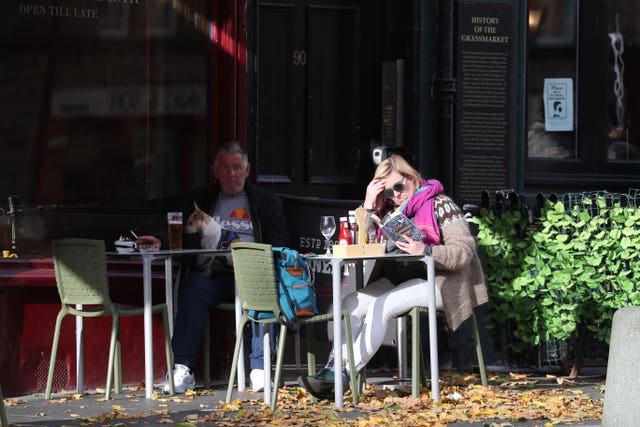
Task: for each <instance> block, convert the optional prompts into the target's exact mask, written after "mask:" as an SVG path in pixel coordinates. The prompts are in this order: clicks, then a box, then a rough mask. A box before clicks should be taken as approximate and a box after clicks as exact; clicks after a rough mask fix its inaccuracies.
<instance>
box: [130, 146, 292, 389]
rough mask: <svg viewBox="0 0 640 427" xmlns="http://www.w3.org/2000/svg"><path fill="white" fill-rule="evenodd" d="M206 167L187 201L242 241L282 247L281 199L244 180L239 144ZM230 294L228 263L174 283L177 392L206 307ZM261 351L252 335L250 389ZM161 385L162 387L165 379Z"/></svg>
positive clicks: (189, 374) (187, 383) (257, 383)
mask: <svg viewBox="0 0 640 427" xmlns="http://www.w3.org/2000/svg"><path fill="white" fill-rule="evenodd" d="M212 172H213V174H214V176H215V178H216V183H215V184H214V185H213V186H207V187H203V188H200V189H198V190H196V191H195V192H194V194H193V200H194V201H195V202H196V203H197V204H198V206H199V207H200V209H202V210H204V211H205V212H207V213H209V214H210V215H211V216H212V217H213V218H214V220H215V221H217V222H218V223H219V224H220V225H221V226H222V228H223V229H226V230H228V231H231V232H233V233H235V234H237V236H238V237H239V238H240V239H241V240H243V241H247V242H261V243H269V244H271V245H273V246H288V244H289V233H288V229H287V225H286V221H285V217H284V211H283V209H282V202H281V200H280V199H279V198H278V196H276V195H275V194H273V193H271V192H268V191H266V190H263V189H260V188H258V187H256V186H254V185H252V184H250V183H247V182H246V180H247V177H248V176H249V172H250V164H249V161H248V158H247V154H246V152H245V151H244V149H243V148H242V146H241V145H240V144H239V143H237V142H227V143H225V144H223V145H222V146H220V148H219V149H218V152H217V153H216V155H215V158H214V161H213V165H212ZM191 206H193V204H192V202H191ZM185 218H186V217H185ZM142 237H143V236H141V238H142ZM144 237H146V236H144ZM189 240H191V239H189ZM187 246H193V243H192V244H191V245H189V243H188V240H185V247H187ZM195 247H197V246H195ZM233 299H234V279H233V270H232V269H231V267H225V266H219V268H218V269H217V270H215V271H213V272H212V274H211V276H205V275H202V274H199V273H197V272H194V271H191V272H190V273H189V275H188V276H187V278H186V280H185V281H184V283H183V284H181V285H180V289H179V293H178V314H177V318H176V322H175V328H174V333H173V339H172V342H171V344H172V348H173V354H174V382H175V390H176V392H177V393H182V392H184V391H185V390H188V389H193V388H194V387H195V378H194V375H193V368H194V366H195V364H196V362H197V359H198V355H199V353H200V352H199V349H200V346H201V345H202V338H203V333H204V324H205V321H206V319H207V316H208V313H209V311H210V310H211V309H213V308H215V307H216V305H218V304H219V303H220V302H232V301H233ZM225 327H233V326H232V325H227V326H225ZM254 329H255V328H252V330H254ZM262 355H263V348H262V340H261V339H260V338H259V337H255V336H254V338H253V340H252V352H251V354H250V355H249V359H250V362H251V373H250V379H251V388H252V389H253V390H254V391H259V390H261V389H262V388H263V387H264V372H263V371H262V367H263V357H262ZM164 389H165V392H168V390H169V386H168V384H166V385H165V387H164Z"/></svg>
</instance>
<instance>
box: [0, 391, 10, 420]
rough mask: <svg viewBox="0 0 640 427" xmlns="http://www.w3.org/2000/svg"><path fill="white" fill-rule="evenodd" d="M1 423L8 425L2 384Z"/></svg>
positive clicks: (0, 393)
mask: <svg viewBox="0 0 640 427" xmlns="http://www.w3.org/2000/svg"><path fill="white" fill-rule="evenodd" d="M0 425H2V426H8V425H9V422H8V421H7V414H6V412H5V410H4V396H3V395H2V386H0Z"/></svg>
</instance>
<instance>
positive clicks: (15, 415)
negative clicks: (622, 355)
mask: <svg viewBox="0 0 640 427" xmlns="http://www.w3.org/2000/svg"><path fill="white" fill-rule="evenodd" d="M300 373H301V371H296V370H293V369H288V370H287V371H286V372H285V384H286V385H292V386H293V385H295V378H296V377H297V375H299V374H300ZM369 381H370V382H371V383H375V384H380V383H384V382H388V381H391V378H389V377H384V376H378V377H376V376H374V374H372V375H371V377H370V378H369ZM571 383H573V384H571ZM602 383H604V377H603V375H602V374H595V375H589V376H585V377H582V378H579V379H578V380H576V381H575V382H573V381H571V382H570V384H569V385H567V386H566V387H567V388H570V389H572V390H580V391H579V393H586V394H589V395H591V396H592V397H593V398H594V399H603V398H604V395H603V394H602V393H601V391H600V390H599V388H598V386H599V384H602ZM552 386H553V384H551V383H544V382H540V383H539V384H537V385H534V386H532V389H541V388H550V387H552ZM160 388H161V385H160V384H158V385H157V390H158V392H160ZM225 393H226V383H225V381H219V382H217V383H215V384H214V385H213V386H212V388H211V389H206V390H205V389H202V388H199V389H196V393H195V394H194V395H192V396H185V395H177V396H163V395H162V394H160V395H158V397H157V398H154V399H145V398H144V389H142V388H141V389H140V390H137V391H136V390H131V389H129V390H125V391H124V392H123V393H121V394H115V395H114V398H113V399H112V400H110V401H105V400H104V393H103V391H102V390H99V391H96V390H91V391H89V392H88V393H86V394H85V395H83V396H80V397H79V398H78V399H74V397H73V393H72V392H69V393H65V394H54V395H53V396H52V397H53V398H52V400H50V401H49V400H45V399H44V394H42V393H38V394H33V395H29V396H20V397H7V396H5V402H8V407H7V408H6V410H7V417H8V421H9V425H10V426H16V427H18V426H19V427H27V426H51V427H56V426H57V427H60V426H83V425H95V426H116V425H117V426H131V425H147V426H153V425H165V424H170V425H171V424H173V425H179V424H180V423H188V422H189V421H191V422H192V423H191V424H183V425H185V426H190V425H197V426H218V425H225V426H228V425H239V426H247V425H254V423H252V422H250V420H249V421H247V420H246V419H244V418H242V417H238V418H230V417H229V415H228V413H227V414H226V416H220V414H224V413H222V412H221V411H220V407H221V402H223V401H224V397H225ZM238 398H242V399H255V400H254V401H253V402H255V404H254V405H253V406H254V407H255V409H256V410H257V411H265V410H267V409H265V408H264V407H263V406H261V405H260V403H261V402H262V401H261V399H262V394H261V393H252V392H244V393H238V392H237V390H234V399H238ZM253 402H252V403H253ZM284 410H285V411H286V409H284ZM339 414H340V415H339V416H340V417H341V418H345V419H346V418H348V419H354V418H358V419H359V418H361V417H362V418H365V417H368V416H369V415H370V413H367V412H366V410H365V409H358V408H357V407H356V408H353V409H351V410H349V411H346V412H340V413H339ZM545 422H548V420H536V421H526V422H514V421H509V422H507V421H482V422H473V423H449V424H446V425H447V426H448V427H535V426H538V427H546V426H545ZM314 424H315V423H314ZM297 425H301V424H297ZM310 425H311V424H310ZM332 425H337V424H332ZM577 425H587V426H598V425H600V422H599V421H589V422H584V423H582V424H580V423H577V422H576V423H571V424H554V426H555V427H564V426H577ZM547 426H548V424H547Z"/></svg>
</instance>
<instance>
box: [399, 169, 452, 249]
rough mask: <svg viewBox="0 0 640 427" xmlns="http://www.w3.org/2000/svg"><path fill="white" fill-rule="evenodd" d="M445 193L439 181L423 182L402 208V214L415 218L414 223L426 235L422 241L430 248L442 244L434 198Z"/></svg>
mask: <svg viewBox="0 0 640 427" xmlns="http://www.w3.org/2000/svg"><path fill="white" fill-rule="evenodd" d="M443 191H444V187H443V185H442V183H441V182H440V181H438V180H437V179H430V180H428V181H427V180H422V185H421V186H420V188H418V189H417V190H416V192H415V193H414V194H413V196H411V198H410V199H409V200H407V201H406V202H405V203H404V205H403V206H402V208H401V209H402V213H404V214H405V215H406V216H407V217H409V218H413V222H415V224H416V225H417V226H418V228H419V229H420V230H422V232H423V233H424V234H425V235H426V237H425V238H424V239H422V241H423V242H424V243H426V244H427V245H429V246H434V245H437V244H439V243H440V227H439V226H438V219H437V218H436V212H435V209H434V208H435V206H434V205H435V201H434V198H435V196H437V195H438V194H440V193H442V192H443Z"/></svg>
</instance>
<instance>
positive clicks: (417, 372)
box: [411, 307, 422, 397]
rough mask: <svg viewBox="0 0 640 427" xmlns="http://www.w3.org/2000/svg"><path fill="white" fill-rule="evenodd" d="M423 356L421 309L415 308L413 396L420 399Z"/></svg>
mask: <svg viewBox="0 0 640 427" xmlns="http://www.w3.org/2000/svg"><path fill="white" fill-rule="evenodd" d="M421 354H422V348H421V346H420V307H413V308H412V309H411V395H412V396H413V397H420V382H421V381H420V377H421V376H422V372H421V369H420V358H421Z"/></svg>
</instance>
